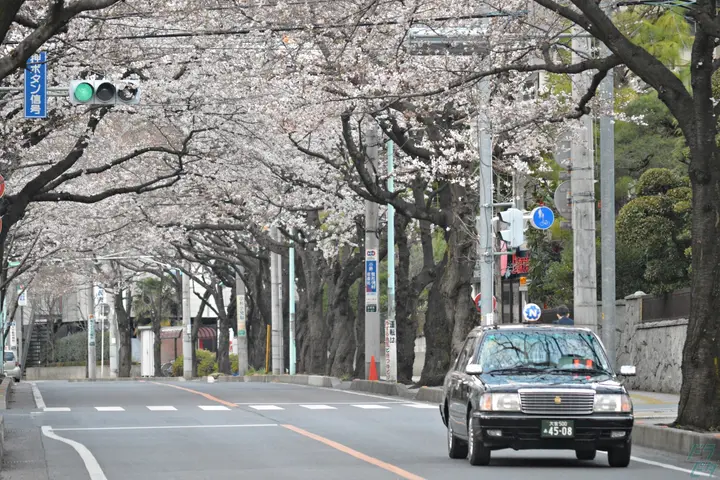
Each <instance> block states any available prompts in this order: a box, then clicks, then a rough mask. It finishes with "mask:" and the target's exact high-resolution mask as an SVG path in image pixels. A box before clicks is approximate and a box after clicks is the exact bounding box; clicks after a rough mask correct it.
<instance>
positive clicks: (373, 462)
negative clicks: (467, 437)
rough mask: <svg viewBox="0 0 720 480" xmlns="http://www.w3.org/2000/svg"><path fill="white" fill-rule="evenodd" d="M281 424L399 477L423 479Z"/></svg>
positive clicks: (409, 479)
mask: <svg viewBox="0 0 720 480" xmlns="http://www.w3.org/2000/svg"><path fill="white" fill-rule="evenodd" d="M282 426H283V427H285V428H287V429H288V430H292V431H293V432H295V433H299V434H300V435H303V436H305V437H308V438H312V439H313V440H317V441H318V442H320V443H324V444H325V445H327V446H329V447H332V448H334V449H336V450H339V451H341V452H343V453H347V454H348V455H351V456H353V457H355V458H357V459H360V460H362V461H364V462H367V463H369V464H371V465H375V466H376V467H380V468H382V469H385V470H387V471H388V472H391V473H394V474H395V475H397V476H399V477H401V478H406V479H408V480H425V479H424V478H423V477H418V476H417V475H415V474H414V473H410V472H408V471H407V470H403V469H402V468H400V467H396V466H395V465H391V464H389V463H385V462H383V461H382V460H379V459H377V458H375V457H371V456H369V455H365V454H364V453H360V452H358V451H357V450H353V449H352V448H350V447H346V446H345V445H342V444H340V443H337V442H333V441H332V440H329V439H327V438H325V437H321V436H320V435H315V434H314V433H310V432H308V431H307V430H303V429H302V428H298V427H296V426H294V425H282Z"/></svg>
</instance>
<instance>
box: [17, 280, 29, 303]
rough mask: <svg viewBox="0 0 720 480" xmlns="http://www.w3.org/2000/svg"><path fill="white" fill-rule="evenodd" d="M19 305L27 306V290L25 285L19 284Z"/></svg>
mask: <svg viewBox="0 0 720 480" xmlns="http://www.w3.org/2000/svg"><path fill="white" fill-rule="evenodd" d="M18 307H27V290H25V287H24V286H23V285H19V286H18Z"/></svg>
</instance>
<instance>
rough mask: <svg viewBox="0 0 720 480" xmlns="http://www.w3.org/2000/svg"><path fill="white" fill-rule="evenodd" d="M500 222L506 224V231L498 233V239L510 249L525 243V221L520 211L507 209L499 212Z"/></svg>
mask: <svg viewBox="0 0 720 480" xmlns="http://www.w3.org/2000/svg"><path fill="white" fill-rule="evenodd" d="M498 216H499V217H500V220H501V221H502V222H504V223H507V224H508V225H509V226H508V229H507V230H501V231H500V237H501V238H502V239H503V241H504V242H505V243H507V244H508V247H510V248H517V247H519V246H521V245H522V244H523V243H525V219H524V218H523V217H524V214H523V212H522V210H518V209H517V208H509V209H508V210H505V211H504V212H499V213H498Z"/></svg>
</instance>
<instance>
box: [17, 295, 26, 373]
mask: <svg viewBox="0 0 720 480" xmlns="http://www.w3.org/2000/svg"><path fill="white" fill-rule="evenodd" d="M23 320H25V307H22V306H21V307H20V323H19V324H17V345H18V346H17V358H18V360H17V361H18V362H19V363H20V378H22V372H23V369H24V368H25V361H24V360H23Z"/></svg>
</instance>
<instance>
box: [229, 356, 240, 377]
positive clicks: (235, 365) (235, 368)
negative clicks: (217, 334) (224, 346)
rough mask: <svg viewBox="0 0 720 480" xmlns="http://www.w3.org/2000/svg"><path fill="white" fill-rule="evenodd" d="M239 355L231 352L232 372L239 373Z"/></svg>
mask: <svg viewBox="0 0 720 480" xmlns="http://www.w3.org/2000/svg"><path fill="white" fill-rule="evenodd" d="M238 368H239V367H238V356H237V355H235V354H234V353H231V354H230V373H238Z"/></svg>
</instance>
